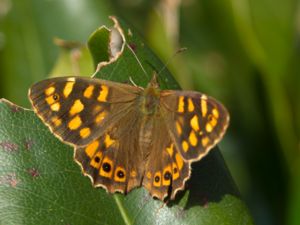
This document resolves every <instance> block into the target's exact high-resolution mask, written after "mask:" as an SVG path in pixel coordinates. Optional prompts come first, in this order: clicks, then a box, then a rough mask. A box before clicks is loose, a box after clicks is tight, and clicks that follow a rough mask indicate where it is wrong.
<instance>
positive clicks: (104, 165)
mask: <svg viewBox="0 0 300 225" xmlns="http://www.w3.org/2000/svg"><path fill="white" fill-rule="evenodd" d="M102 168H103V170H104V171H105V172H109V171H110V170H111V165H110V164H109V163H107V162H106V163H103V165H102Z"/></svg>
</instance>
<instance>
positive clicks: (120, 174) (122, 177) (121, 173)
mask: <svg viewBox="0 0 300 225" xmlns="http://www.w3.org/2000/svg"><path fill="white" fill-rule="evenodd" d="M114 180H115V181H117V182H125V181H126V171H125V170H124V168H122V167H120V166H117V168H116V170H115V175H114Z"/></svg>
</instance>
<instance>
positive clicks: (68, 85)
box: [63, 81, 75, 98]
mask: <svg viewBox="0 0 300 225" xmlns="http://www.w3.org/2000/svg"><path fill="white" fill-rule="evenodd" d="M74 84H75V81H68V82H67V83H66V85H65V87H64V91H63V93H64V96H65V98H67V97H69V95H70V94H71V92H72V90H73V86H74Z"/></svg>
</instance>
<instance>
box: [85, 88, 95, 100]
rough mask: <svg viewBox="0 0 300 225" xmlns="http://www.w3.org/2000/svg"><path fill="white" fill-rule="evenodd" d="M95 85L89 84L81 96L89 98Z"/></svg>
mask: <svg viewBox="0 0 300 225" xmlns="http://www.w3.org/2000/svg"><path fill="white" fill-rule="evenodd" d="M94 88H95V86H94V85H89V86H88V87H87V88H86V89H85V90H84V92H83V96H84V97H86V98H91V97H92V95H93V91H94Z"/></svg>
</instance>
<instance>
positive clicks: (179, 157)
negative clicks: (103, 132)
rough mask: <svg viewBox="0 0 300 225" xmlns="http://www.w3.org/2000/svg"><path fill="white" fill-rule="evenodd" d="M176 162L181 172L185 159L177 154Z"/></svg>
mask: <svg viewBox="0 0 300 225" xmlns="http://www.w3.org/2000/svg"><path fill="white" fill-rule="evenodd" d="M175 160H176V163H177V167H178V169H179V170H181V169H182V167H183V159H182V157H181V155H179V153H176V155H175Z"/></svg>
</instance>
